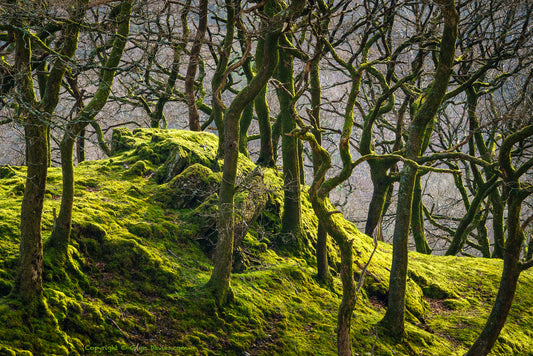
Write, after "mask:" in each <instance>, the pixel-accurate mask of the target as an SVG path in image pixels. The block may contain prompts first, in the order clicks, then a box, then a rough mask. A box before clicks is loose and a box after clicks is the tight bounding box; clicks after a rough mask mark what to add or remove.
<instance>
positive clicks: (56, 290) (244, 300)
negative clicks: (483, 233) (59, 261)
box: [0, 130, 533, 355]
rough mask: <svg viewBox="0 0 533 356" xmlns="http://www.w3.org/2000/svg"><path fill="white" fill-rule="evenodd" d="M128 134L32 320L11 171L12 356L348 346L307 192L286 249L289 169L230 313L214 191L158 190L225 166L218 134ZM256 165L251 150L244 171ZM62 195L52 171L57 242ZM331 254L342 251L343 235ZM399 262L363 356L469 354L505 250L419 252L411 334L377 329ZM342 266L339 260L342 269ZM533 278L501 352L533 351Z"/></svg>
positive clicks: (49, 218) (4, 324)
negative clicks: (496, 256) (219, 287)
mask: <svg viewBox="0 0 533 356" xmlns="http://www.w3.org/2000/svg"><path fill="white" fill-rule="evenodd" d="M116 139H117V140H116V142H115V151H116V152H117V155H116V156H114V157H112V158H110V159H107V160H102V161H94V162H85V163H83V164H80V165H79V166H78V167H77V168H76V201H75V204H74V218H73V237H72V243H71V246H70V248H69V260H68V263H67V265H66V267H65V268H64V270H56V269H54V268H52V263H51V262H52V261H50V260H49V259H45V263H46V266H45V274H44V277H45V283H44V288H45V296H46V300H47V306H48V309H49V311H50V312H49V313H45V314H44V315H43V317H42V318H40V319H34V320H27V319H25V317H24V315H23V314H22V313H21V311H20V310H21V308H20V305H17V303H16V301H14V300H12V299H11V298H10V297H9V296H8V294H9V292H10V290H11V287H12V285H13V282H14V279H15V275H16V267H17V256H18V242H19V241H18V236H19V227H18V225H19V216H20V212H19V210H20V203H21V199H22V192H23V185H24V174H25V169H24V168H19V167H10V168H2V169H1V170H0V201H1V204H0V243H1V246H2V247H1V248H0V301H1V305H0V309H1V310H0V325H1V326H0V355H19V354H20V355H24V354H27V355H30V354H35V355H50V354H58V355H62V354H64V355H66V354H73V355H75V354H80V355H84V354H85V355H93V354H105V355H112V354H139V353H142V354H158V355H165V354H168V355H275V354H278V355H334V354H335V353H336V347H335V324H336V314H337V308H338V305H339V302H340V292H341V286H340V281H339V280H338V279H337V278H335V282H334V290H333V291H332V290H329V289H325V288H322V287H321V286H320V285H319V284H318V283H317V282H316V281H315V279H314V275H315V273H316V270H315V260H314V258H313V256H312V244H313V238H314V235H313V234H314V230H315V229H316V218H315V217H314V215H313V213H312V210H311V207H310V204H309V202H308V201H307V200H306V198H305V194H304V201H303V207H304V214H305V218H304V221H305V230H306V236H307V245H308V251H305V252H304V253H301V254H296V253H291V251H286V250H284V249H283V246H281V244H282V243H283V241H281V240H280V239H278V235H277V233H276V232H277V230H276V229H278V228H279V216H280V209H282V206H281V202H282V199H281V197H282V195H281V179H280V177H279V175H277V174H276V173H275V172H273V171H265V174H264V177H265V181H267V182H268V184H269V187H270V190H269V193H268V194H269V195H270V197H269V201H268V203H267V205H266V208H265V211H264V212H263V214H261V216H260V217H259V218H258V221H257V222H256V224H254V226H252V227H251V229H250V230H249V232H248V234H247V235H246V237H245V238H244V240H243V244H242V246H241V247H240V250H241V251H242V256H244V258H245V262H244V265H245V268H241V269H240V270H241V272H240V273H235V274H234V275H233V279H232V287H233V290H234V293H235V297H236V299H235V303H234V304H233V305H230V306H229V307H227V308H225V309H224V310H218V309H217V308H216V306H215V303H214V301H213V300H212V298H211V297H210V296H209V295H207V294H206V293H205V292H204V290H203V288H202V287H203V285H204V284H205V283H206V282H207V280H208V278H209V275H210V271H211V268H212V264H211V261H210V260H209V258H208V257H206V254H205V253H204V252H205V249H204V248H203V246H202V243H203V242H202V241H203V237H202V236H200V234H201V233H202V231H203V230H202V229H201V228H200V227H199V224H201V223H202V222H203V221H205V220H206V218H198V216H199V214H200V213H201V212H200V211H199V210H198V209H200V207H203V208H202V209H204V208H205V209H206V210H205V211H204V212H206V211H207V212H208V213H209V214H213V211H210V210H209V209H211V208H212V207H213V206H212V204H208V202H209V201H216V200H213V197H212V196H211V198H210V197H204V198H205V199H206V201H205V202H204V204H199V205H197V206H195V207H193V208H191V207H190V206H188V205H187V204H182V205H180V204H179V202H176V201H175V200H173V201H172V203H169V202H168V201H166V200H165V199H161V197H159V198H158V194H159V195H160V194H161V191H162V189H163V188H162V187H163V185H162V184H168V185H170V184H171V180H172V177H170V176H169V172H171V171H172V172H173V173H172V174H170V175H174V176H175V175H176V174H179V173H181V172H182V171H183V170H185V169H186V167H188V166H190V165H192V164H194V163H199V164H202V165H203V166H205V167H207V168H209V169H208V170H204V171H206V172H207V173H206V174H207V175H211V174H213V175H216V174H217V173H216V171H217V170H219V167H220V162H219V161H217V160H216V157H215V156H214V152H215V150H216V145H217V142H216V138H215V137H214V136H212V135H209V134H192V133H190V132H185V131H157V130H139V131H137V132H136V133H135V135H133V134H131V133H128V132H127V131H124V132H122V133H121V136H117V137H116ZM177 147H179V148H177ZM180 165H181V167H180ZM253 169H254V165H253V164H252V163H251V162H249V161H245V160H243V162H242V163H241V165H240V174H241V176H242V175H244V174H245V173H246V172H250V171H252V170H253ZM199 171H202V169H200V170H199ZM158 181H159V183H158ZM164 182H169V183H164ZM276 187H277V189H276ZM60 194H61V172H60V170H58V169H57V168H52V169H51V170H50V173H49V178H48V188H47V199H46V203H45V209H44V215H43V238H44V240H45V241H46V239H47V238H48V236H49V235H50V232H51V229H52V227H53V216H54V209H56V210H57V209H59V202H60ZM213 194H216V191H215V192H213ZM198 196H200V195H198ZM209 199H211V200H209ZM176 204H177V205H176ZM169 205H171V206H172V207H171V208H169ZM206 214H207V213H206ZM346 228H347V229H348V230H349V231H350V232H351V233H352V234H353V237H354V241H355V243H354V247H355V250H356V251H357V254H358V258H357V264H358V266H359V268H357V269H356V270H357V271H359V270H360V267H361V266H363V264H364V263H365V262H366V260H367V258H368V256H369V255H370V253H371V251H372V248H373V246H372V241H371V240H370V239H369V238H368V237H367V236H365V235H363V234H361V233H359V232H358V231H357V229H356V228H355V226H353V225H351V224H348V223H347V224H346ZM330 252H331V253H332V255H333V256H336V252H335V249H334V248H333V247H332V246H330ZM390 263H391V247H390V246H389V245H386V244H380V245H379V247H378V250H377V253H376V255H375V256H374V258H373V260H372V263H371V265H370V268H369V273H368V275H367V277H366V282H365V285H364V288H363V290H362V293H361V295H360V296H359V300H358V303H357V307H356V311H355V314H354V319H353V331H352V335H353V338H352V340H353V349H354V351H355V353H356V354H359V355H368V354H374V355H461V354H463V353H464V352H465V351H466V349H467V347H468V346H469V345H470V344H471V343H472V342H473V340H474V339H475V338H476V336H477V334H478V333H479V332H480V330H481V328H482V326H483V324H484V322H485V319H486V317H487V315H488V313H489V312H490V308H491V306H492V303H493V301H494V298H495V295H496V291H497V288H498V281H499V277H500V274H501V267H502V264H501V261H497V260H486V259H473V258H456V257H435V256H426V255H420V254H417V253H411V255H410V265H409V282H408V298H407V309H408V310H407V320H408V323H407V337H406V339H405V340H404V341H403V342H402V343H400V344H394V343H393V342H392V341H391V340H389V339H387V338H386V337H384V336H383V335H381V333H380V330H379V328H377V322H378V321H379V320H380V319H381V317H382V316H383V314H384V310H385V305H386V293H387V285H388V268H389V267H390ZM335 266H336V263H335V262H332V272H333V273H334V274H335ZM532 289H533V274H532V271H526V272H524V273H523V275H522V276H521V279H520V284H519V287H518V290H517V295H516V298H515V302H514V304H513V308H512V310H511V314H510V316H509V319H508V322H507V324H506V326H505V328H504V330H503V332H502V334H501V336H500V338H499V340H498V343H497V344H496V346H495V349H494V351H493V354H494V355H513V354H514V355H528V354H532V353H533V347H532V345H533V294H532V293H531V290H532Z"/></svg>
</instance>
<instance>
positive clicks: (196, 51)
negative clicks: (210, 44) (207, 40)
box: [185, 0, 208, 131]
mask: <svg viewBox="0 0 533 356" xmlns="http://www.w3.org/2000/svg"><path fill="white" fill-rule="evenodd" d="M207 3H208V0H200V7H199V21H198V31H197V32H196V37H195V38H194V42H193V45H192V48H191V53H190V55H189V66H188V67H187V74H186V75H185V95H186V98H187V106H188V109H189V129H190V130H192V131H200V130H201V126H200V114H199V112H198V107H197V106H196V95H195V94H194V80H195V78H196V71H197V69H198V61H199V59H200V50H201V48H202V42H203V41H204V37H205V33H206V31H207Z"/></svg>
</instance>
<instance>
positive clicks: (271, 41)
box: [206, 1, 279, 305]
mask: <svg viewBox="0 0 533 356" xmlns="http://www.w3.org/2000/svg"><path fill="white" fill-rule="evenodd" d="M272 2H273V1H269V2H268V3H267V4H266V5H265V6H272V4H271V3H272ZM278 38H279V32H274V33H270V34H268V35H267V39H266V45H265V54H264V55H265V65H264V66H263V68H262V69H261V71H260V72H259V73H258V74H257V75H256V76H255V77H254V78H253V79H252V81H251V82H250V83H249V84H248V85H247V86H246V87H245V88H243V89H242V90H241V91H240V92H239V93H238V94H237V96H236V97H235V98H234V99H233V101H232V103H231V105H230V107H229V108H228V110H227V113H226V118H225V120H224V136H225V146H224V170H223V173H222V182H221V184H220V193H219V215H218V243H217V246H216V250H215V256H214V268H213V273H212V274H211V278H210V279H209V281H208V283H207V286H206V287H207V288H208V289H210V290H211V291H212V293H213V295H214V296H215V300H216V302H217V304H218V305H224V304H227V303H228V302H231V300H232V296H233V292H232V291H231V287H230V277H231V266H232V257H233V243H234V227H235V225H234V217H235V214H234V201H233V196H234V193H235V180H236V175H237V159H238V156H239V135H240V128H239V124H240V118H241V114H242V111H243V110H244V108H245V107H246V106H247V105H248V104H249V103H250V102H251V101H252V100H253V99H254V98H255V96H256V95H257V94H258V93H259V91H260V90H261V88H263V87H264V86H265V84H266V82H267V81H268V80H269V79H270V77H271V76H272V73H273V72H274V70H275V68H276V66H277V63H278Z"/></svg>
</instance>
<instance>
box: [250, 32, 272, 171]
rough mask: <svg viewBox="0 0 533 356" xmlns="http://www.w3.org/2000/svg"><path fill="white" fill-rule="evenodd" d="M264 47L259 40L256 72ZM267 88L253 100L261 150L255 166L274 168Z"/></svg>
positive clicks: (262, 89)
mask: <svg viewBox="0 0 533 356" xmlns="http://www.w3.org/2000/svg"><path fill="white" fill-rule="evenodd" d="M264 47H265V41H264V39H259V42H258V43H257V49H256V55H255V65H256V70H258V69H259V68H261V67H262V66H263V62H264V59H263V52H264ZM266 92H267V86H266V85H265V86H264V87H263V88H261V91H260V92H259V94H258V95H257V97H256V98H255V100H254V104H255V112H256V114H257V122H258V124H259V135H260V136H261V148H260V151H259V158H258V159H257V164H258V165H260V166H264V167H274V166H275V165H276V161H275V159H274V149H273V145H272V126H271V125H270V108H269V106H268V102H267V98H266Z"/></svg>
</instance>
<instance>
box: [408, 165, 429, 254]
mask: <svg viewBox="0 0 533 356" xmlns="http://www.w3.org/2000/svg"><path fill="white" fill-rule="evenodd" d="M422 204H423V203H422V183H421V182H420V175H419V174H417V177H416V180H415V190H414V193H413V217H412V224H411V231H412V232H413V239H414V240H415V248H416V251H417V252H420V253H425V254H428V255H429V254H431V248H430V247H429V245H428V242H427V240H426V232H425V228H424V209H423V206H422Z"/></svg>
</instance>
